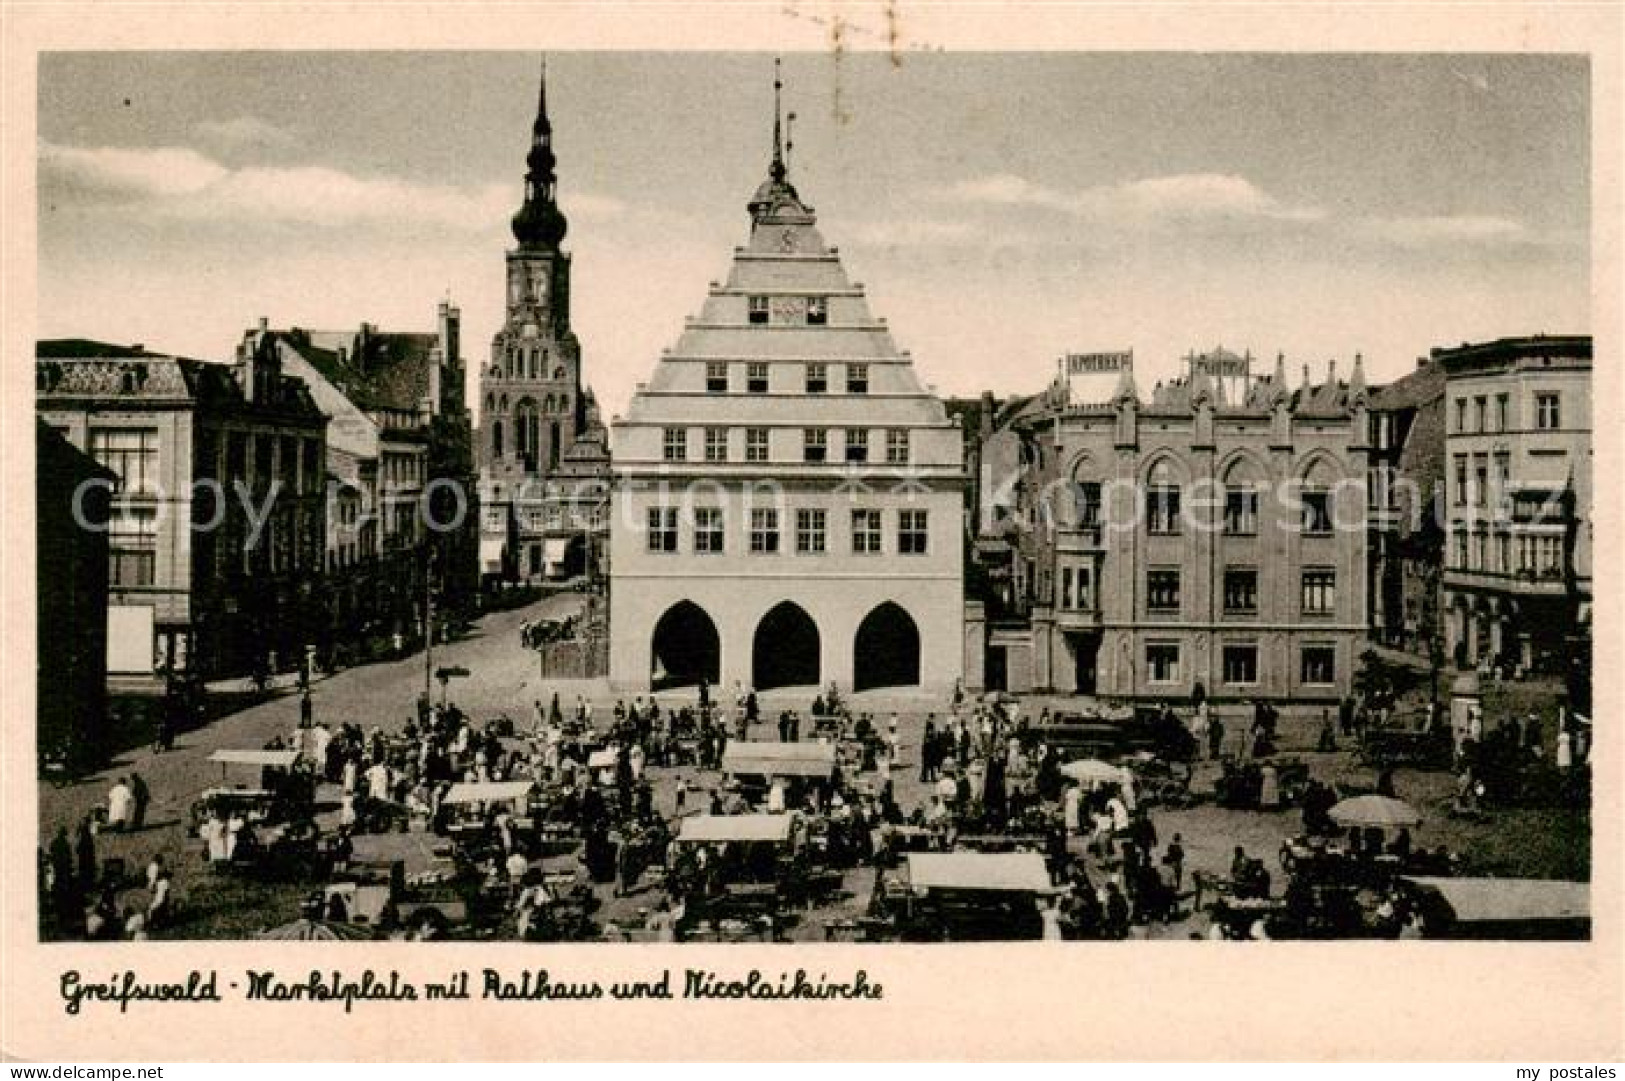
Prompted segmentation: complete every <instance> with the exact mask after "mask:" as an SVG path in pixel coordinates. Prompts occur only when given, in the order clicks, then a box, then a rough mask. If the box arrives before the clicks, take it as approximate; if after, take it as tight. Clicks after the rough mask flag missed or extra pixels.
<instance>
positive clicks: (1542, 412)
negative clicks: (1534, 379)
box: [1535, 394, 1563, 431]
mask: <svg viewBox="0 0 1625 1081" xmlns="http://www.w3.org/2000/svg"><path fill="white" fill-rule="evenodd" d="M1562 426H1563V407H1562V401H1561V399H1560V398H1559V397H1558V396H1557V395H1556V394H1537V395H1535V427H1537V428H1539V429H1541V430H1542V431H1555V430H1556V429H1558V428H1561V427H1562Z"/></svg>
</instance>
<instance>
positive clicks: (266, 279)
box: [38, 52, 1591, 415]
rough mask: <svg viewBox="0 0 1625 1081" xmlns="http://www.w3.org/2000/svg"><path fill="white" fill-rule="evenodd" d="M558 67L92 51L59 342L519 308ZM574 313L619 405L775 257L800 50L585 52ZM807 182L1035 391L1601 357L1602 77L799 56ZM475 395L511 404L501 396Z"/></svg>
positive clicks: (857, 270)
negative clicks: (531, 170) (689, 330)
mask: <svg viewBox="0 0 1625 1081" xmlns="http://www.w3.org/2000/svg"><path fill="white" fill-rule="evenodd" d="M539 65H540V57H539V56H537V55H533V54H523V53H344V52H322V53H272V52H262V53H253V52H248V53H209V52H185V53H182V52H166V53H55V54H45V55H42V56H41V57H40V67H39V129H38V138H39V143H38V155H39V158H38V161H39V166H38V178H39V217H40V230H39V245H40V246H39V276H38V281H39V332H40V335H41V336H42V337H86V338H96V339H100V340H104V341H113V342H120V343H131V342H141V343H144V344H145V345H146V346H147V347H148V348H149V349H154V350H160V351H166V352H174V353H179V354H183V355H189V356H197V357H202V358H205V359H228V358H229V357H230V356H231V354H232V350H233V347H234V346H235V344H236V342H237V341H238V340H239V339H240V338H241V336H242V333H243V331H244V330H245V329H247V328H248V327H250V326H252V325H254V324H256V322H257V320H258V319H259V318H260V317H262V316H264V317H266V318H268V319H269V320H270V322H271V325H272V326H281V327H289V326H303V327H311V328H320V329H341V328H353V327H356V326H358V325H359V324H360V323H361V322H362V321H366V322H370V323H373V324H376V325H378V326H380V327H383V328H384V329H388V330H431V329H432V328H433V326H434V318H435V314H434V313H435V306H436V304H437V303H438V302H439V301H440V300H441V299H442V298H444V297H447V296H450V297H451V298H452V299H453V300H454V302H455V303H457V304H458V305H459V306H460V308H461V309H462V313H463V326H464V338H463V340H464V346H463V352H464V356H465V359H466V360H467V361H468V364H469V368H470V371H471V373H473V372H477V371H478V369H479V367H480V365H481V362H482V361H483V360H485V359H486V358H488V356H489V342H490V338H491V335H492V334H493V333H494V332H495V331H496V329H497V327H498V325H499V324H500V322H501V318H502V303H503V267H504V263H503V252H504V251H505V250H506V249H507V248H508V247H510V246H511V245H512V236H511V234H510V233H509V231H508V220H509V218H510V216H511V215H512V213H513V212H514V210H516V209H517V208H518V206H519V203H520V197H521V191H522V181H523V173H524V156H525V153H526V150H527V149H528V145H529V137H530V124H531V120H532V117H533V116H534V112H535V102H536V83H537V74H538V68H539ZM547 70H548V103H549V110H550V114H551V116H552V120H553V126H554V148H555V150H556V152H557V154H558V159H559V164H558V174H559V199H560V204H561V206H562V208H563V209H564V212H565V214H566V215H567V217H568V218H569V221H570V231H569V236H568V238H567V240H566V244H565V246H566V248H567V249H568V250H570V251H571V252H573V257H574V278H573V285H572V289H573V294H574V296H573V302H574V307H573V322H574V327H575V330H576V333H577V335H578V336H579V338H580V339H581V343H582V355H583V363H584V371H585V376H586V379H587V380H588V381H589V382H590V383H591V384H592V385H593V387H594V388H595V390H596V391H597V393H598V396H599V399H600V401H601V402H602V403H603V405H604V407H605V412H606V414H607V415H613V414H616V413H619V412H621V411H622V410H623V409H624V407H625V405H626V402H627V400H628V399H629V397H630V395H631V393H632V391H633V389H634V386H635V384H636V383H637V382H638V381H640V380H642V379H645V378H646V377H647V375H648V373H649V372H650V371H651V370H652V369H653V366H654V364H655V361H656V359H657V357H658V356H659V353H660V350H661V349H662V348H663V347H666V346H669V345H671V344H672V343H673V342H674V341H675V340H676V338H677V335H678V333H679V332H680V330H681V327H682V323H683V319H684V318H685V316H688V315H692V314H695V313H696V312H698V310H699V308H700V304H701V301H702V300H703V298H704V296H705V292H706V287H707V283H708V282H710V281H712V280H714V279H718V278H721V277H722V276H724V275H725V273H726V270H727V266H728V261H729V257H730V253H731V250H732V248H733V246H734V245H736V244H741V243H743V242H744V240H745V237H746V235H747V233H748V227H749V219H748V216H747V212H746V209H745V203H746V201H747V200H748V199H749V197H750V195H751V193H752V192H753V191H754V190H755V188H756V185H757V184H758V183H759V182H760V181H761V180H762V178H763V177H764V176H765V174H766V169H767V164H768V160H769V154H770V149H771V135H772V119H773V111H772V110H773V87H772V80H773V65H772V58H771V57H770V56H769V55H767V54H742V53H732V54H695V53H684V54H668V53H585V52H565V53H553V54H551V55H549V56H548V58H547ZM783 78H784V83H785V92H784V99H785V109H786V111H794V112H795V114H796V118H795V120H794V123H793V125H792V137H793V144H794V145H793V150H792V157H791V179H792V181H793V182H794V183H795V184H796V186H797V188H798V190H799V191H800V193H801V195H802V196H803V198H804V199H805V200H806V201H807V202H809V203H810V204H812V205H813V207H814V208H815V209H816V210H817V212H818V216H819V224H820V226H821V228H822V231H823V233H824V235H825V237H826V239H827V240H828V241H829V242H830V243H831V244H835V245H837V246H839V248H840V250H841V254H842V258H843V260H844V262H845V264H846V267H847V270H848V272H849V273H850V274H852V276H853V277H854V278H855V279H856V280H858V281H861V282H863V283H864V284H865V285H866V287H867V289H868V292H869V296H870V302H871V306H872V308H873V310H874V311H875V313H876V314H877V315H880V316H884V317H886V318H887V319H888V321H889V323H890V326H891V328H892V330H893V332H894V334H895V336H896V338H897V340H898V344H899V346H900V347H901V348H904V349H908V350H910V351H911V352H912V353H913V355H914V360H915V364H916V366H917V368H918V369H919V371H920V373H921V377H922V378H923V379H924V380H925V381H926V382H927V383H929V384H932V385H934V386H935V387H936V388H937V389H938V390H939V391H940V392H942V393H944V394H955V395H970V394H977V393H980V392H981V391H983V390H992V391H993V392H994V393H996V394H998V395H1000V396H1003V395H1006V394H1022V393H1032V392H1035V391H1037V390H1040V389H1042V388H1043V386H1044V385H1045V384H1046V383H1047V382H1048V381H1049V380H1050V379H1051V378H1052V377H1053V376H1054V374H1055V370H1056V359H1057V358H1058V357H1059V356H1061V355H1062V354H1064V353H1068V352H1094V351H1104V350H1118V349H1133V350H1134V353H1135V363H1136V368H1137V370H1138V371H1140V372H1144V373H1145V375H1143V376H1142V377H1141V385H1142V387H1144V386H1146V385H1148V383H1149V382H1150V381H1154V380H1155V379H1159V378H1167V377H1168V376H1170V375H1172V374H1174V373H1175V372H1176V371H1177V368H1178V358H1179V357H1181V356H1183V355H1184V354H1185V353H1187V352H1188V351H1190V350H1192V349H1197V350H1206V349H1209V348H1211V347H1213V346H1215V345H1219V344H1223V345H1224V346H1225V347H1227V348H1230V349H1232V350H1235V351H1237V352H1240V351H1244V350H1251V351H1252V353H1253V354H1254V355H1255V356H1258V357H1262V358H1267V360H1268V361H1273V358H1274V357H1275V355H1276V354H1277V353H1284V354H1285V356H1286V360H1287V364H1288V370H1289V371H1290V372H1293V373H1294V375H1296V373H1297V372H1299V370H1300V369H1301V367H1302V366H1303V365H1304V364H1309V365H1311V366H1312V367H1313V369H1314V371H1315V372H1316V376H1317V378H1318V377H1319V375H1320V373H1322V372H1324V370H1325V367H1326V363H1327V361H1328V360H1329V359H1333V358H1335V359H1337V360H1338V361H1339V370H1340V371H1344V372H1346V371H1347V364H1348V362H1349V361H1350V360H1352V358H1353V356H1354V355H1355V354H1356V353H1359V354H1362V355H1363V357H1364V360H1365V365H1366V370H1367V373H1368V377H1369V378H1370V379H1371V380H1372V381H1383V380H1387V379H1392V378H1395V377H1397V376H1399V375H1402V374H1403V373H1404V372H1406V371H1408V370H1410V369H1411V368H1412V367H1413V366H1414V364H1415V361H1416V358H1417V357H1419V356H1422V355H1425V354H1426V353H1427V351H1428V350H1429V349H1430V348H1433V347H1435V346H1441V345H1453V344H1457V343H1460V342H1463V341H1481V340H1485V339H1490V338H1495V337H1502V336H1507V335H1520V334H1533V333H1550V334H1560V333H1561V334H1567V333H1589V332H1590V331H1591V321H1590V302H1589V292H1590V273H1589V266H1590V240H1589V234H1590V204H1591V187H1590V172H1591V168H1590V121H1589V109H1590V97H1589V79H1590V75H1589V71H1588V66H1587V63H1586V61H1585V59H1584V58H1583V57H1562V56H1518V55H1497V56H1481V55H1360V56H1354V55H1282V54H1276V55H1247V54H1224V55H1218V54H1196V53H1186V54H1158V53H1142V54H1126V53H1119V54H1110V53H1046V54H965V53H909V54H904V55H902V56H901V58H900V62H899V63H893V62H892V60H891V58H889V57H887V56H885V55H882V54H865V53H853V52H845V53H838V54H831V53H827V52H826V53H820V54H811V53H808V54H797V55H791V56H787V57H785V60H784V69H783ZM469 400H470V403H471V404H472V403H474V402H476V401H477V397H476V396H475V395H474V394H473V392H472V388H471V392H470V398H469Z"/></svg>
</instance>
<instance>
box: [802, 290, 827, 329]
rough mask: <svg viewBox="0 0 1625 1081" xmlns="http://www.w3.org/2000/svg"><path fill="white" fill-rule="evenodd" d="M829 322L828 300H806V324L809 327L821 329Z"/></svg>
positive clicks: (821, 298) (819, 298)
mask: <svg viewBox="0 0 1625 1081" xmlns="http://www.w3.org/2000/svg"><path fill="white" fill-rule="evenodd" d="M827 322H829V298H828V297H808V298H807V323H808V325H809V326H815V327H821V326H823V325H824V324H825V323H827Z"/></svg>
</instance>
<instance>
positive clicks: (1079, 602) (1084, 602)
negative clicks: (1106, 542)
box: [1073, 567, 1095, 611]
mask: <svg viewBox="0 0 1625 1081" xmlns="http://www.w3.org/2000/svg"><path fill="white" fill-rule="evenodd" d="M1077 585H1078V593H1077V596H1076V598H1074V601H1073V607H1074V608H1081V609H1083V610H1085V611H1091V610H1093V608H1094V607H1095V569H1094V568H1093V567H1079V568H1078V575H1077Z"/></svg>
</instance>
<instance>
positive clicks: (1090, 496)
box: [1077, 480, 1100, 529]
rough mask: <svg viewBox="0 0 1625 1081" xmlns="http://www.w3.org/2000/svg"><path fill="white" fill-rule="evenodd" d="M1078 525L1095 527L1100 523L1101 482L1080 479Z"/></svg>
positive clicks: (1087, 527)
mask: <svg viewBox="0 0 1625 1081" xmlns="http://www.w3.org/2000/svg"><path fill="white" fill-rule="evenodd" d="M1077 508H1078V525H1079V526H1081V527H1082V528H1084V529H1095V528H1097V527H1099V525H1100V482H1099V481H1093V480H1086V481H1080V482H1079V483H1078V490H1077Z"/></svg>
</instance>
